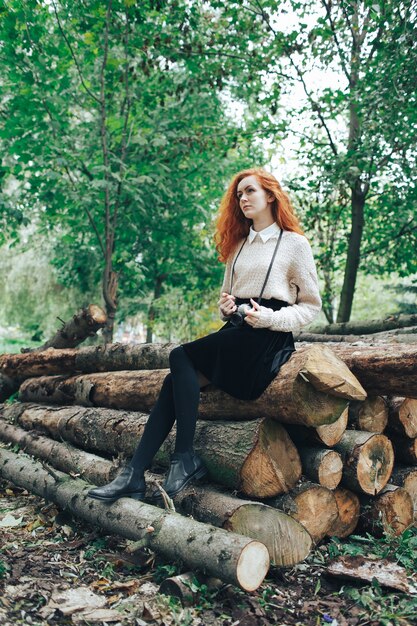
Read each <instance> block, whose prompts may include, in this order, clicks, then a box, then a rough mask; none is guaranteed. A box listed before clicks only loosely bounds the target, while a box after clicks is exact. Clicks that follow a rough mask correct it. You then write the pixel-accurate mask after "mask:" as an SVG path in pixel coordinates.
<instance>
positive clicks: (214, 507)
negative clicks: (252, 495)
mask: <svg viewBox="0 0 417 626" xmlns="http://www.w3.org/2000/svg"><path fill="white" fill-rule="evenodd" d="M174 504H175V506H176V507H178V508H179V510H180V511H181V512H182V513H187V514H189V515H192V516H193V517H194V518H195V519H197V520H199V521H200V522H202V521H204V522H206V523H209V524H213V525H214V526H219V527H221V528H225V529H227V530H231V531H233V532H235V533H240V534H242V535H245V536H247V537H252V538H253V539H257V540H258V541H260V542H261V543H263V544H265V545H266V547H267V548H268V552H269V554H270V557H271V561H272V563H273V564H274V565H277V566H284V567H288V566H291V565H295V564H296V563H299V562H300V561H302V560H304V559H305V558H306V557H307V556H308V554H309V552H310V550H311V547H312V541H311V537H310V534H309V533H308V532H307V531H306V529H305V528H304V526H303V525H302V524H300V523H299V522H298V521H297V520H296V519H294V518H293V517H291V516H290V515H288V514H287V513H284V512H283V511H280V510H277V509H276V508H274V507H270V506H267V505H266V504H263V503H261V502H250V501H248V500H241V499H239V498H236V497H234V496H233V497H232V496H230V495H229V494H227V493H225V492H223V491H220V490H219V489H218V488H216V487H214V486H210V485H199V484H196V485H193V486H191V487H187V488H186V489H185V490H184V491H182V492H181V493H179V494H178V495H177V496H176V497H175V498H174Z"/></svg>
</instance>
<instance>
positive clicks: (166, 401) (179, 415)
mask: <svg viewBox="0 0 417 626" xmlns="http://www.w3.org/2000/svg"><path fill="white" fill-rule="evenodd" d="M216 240H217V250H218V251H219V253H220V257H219V259H220V261H223V262H226V272H225V276H224V281H223V286H222V290H221V296H220V300H219V302H218V305H219V311H220V316H221V318H222V319H223V321H226V324H225V325H224V326H223V327H222V328H221V329H220V330H219V331H218V332H216V333H212V334H210V335H208V336H206V337H203V338H201V339H197V340H196V341H192V342H190V343H186V344H183V345H182V346H179V347H178V348H175V349H174V350H172V352H171V353H170V358H169V361H170V370H171V373H170V374H168V376H167V377H166V378H165V380H164V383H163V385H162V388H161V392H160V395H159V397H158V400H157V403H156V405H155V407H154V408H153V409H152V412H151V414H150V416H149V419H148V421H147V424H146V427H145V429H144V432H143V436H142V438H141V440H140V442H139V445H138V446H137V448H136V451H135V453H134V455H133V458H132V459H131V461H130V463H129V465H128V466H127V467H125V468H124V469H123V470H122V472H121V473H120V474H119V476H118V477H117V478H116V479H115V480H113V481H112V482H111V483H109V484H108V485H105V486H104V487H98V488H95V489H92V490H90V491H89V494H88V495H89V496H91V497H92V498H96V499H98V500H103V501H107V502H113V501H114V500H117V498H120V497H122V496H127V497H131V498H135V499H137V500H143V499H144V497H145V489H146V486H145V478H144V472H145V470H146V469H147V468H149V467H150V465H151V462H152V459H153V457H154V456H155V454H156V452H157V451H158V449H159V448H160V446H161V445H162V443H163V441H164V440H165V438H166V437H167V435H168V433H169V431H170V430H171V428H172V426H173V424H174V422H175V420H176V422H177V435H176V441H175V451H174V454H173V456H172V458H171V465H170V468H169V471H168V475H167V477H166V479H165V481H164V483H163V485H162V486H163V488H164V489H165V491H166V492H167V494H168V495H169V496H171V497H173V496H175V495H176V494H177V493H179V492H180V491H181V490H182V489H183V488H184V487H185V486H186V485H187V484H188V483H190V482H191V481H192V480H196V479H198V478H201V477H202V476H204V475H205V474H206V468H205V466H204V464H203V462H202V460H201V459H200V457H199V456H198V455H197V454H195V452H194V450H193V440H194V433H195V425H196V420H197V413H198V403H199V398H200V388H201V387H204V386H205V385H207V384H208V383H213V384H214V385H216V387H218V388H220V389H222V390H224V391H226V392H227V393H229V394H230V395H232V396H234V397H236V398H240V399H244V400H253V399H255V398H257V397H259V396H260V395H261V394H262V393H263V391H264V390H265V389H266V387H267V386H268V385H269V384H270V382H271V381H272V380H273V378H274V377H275V376H276V375H277V373H278V371H279V368H280V367H281V365H282V364H283V363H285V362H286V361H287V360H288V359H289V358H290V356H291V354H292V352H293V351H294V342H293V337H292V331H293V330H296V329H299V328H300V327H301V326H303V325H305V324H308V323H309V322H311V321H312V320H313V319H314V318H315V317H316V315H317V314H318V313H319V311H320V308H321V300H320V295H319V289H318V283H317V273H316V268H315V264H314V259H313V254H312V252H311V248H310V245H309V243H308V241H307V239H306V238H305V237H304V235H303V234H302V231H301V228H300V225H299V222H298V220H297V218H296V216H295V215H294V211H293V208H292V206H291V203H290V201H289V198H288V196H287V194H286V193H285V192H284V191H283V190H282V189H281V186H280V185H279V183H278V181H277V180H276V179H275V178H274V176H272V175H271V174H269V173H268V172H266V171H264V170H262V169H249V170H245V171H243V172H240V173H239V174H237V175H236V176H235V178H234V179H233V181H232V182H231V184H230V186H229V189H228V190H227V192H226V194H225V196H224V197H223V200H222V202H221V205H220V215H219V219H218V222H217V232H216ZM274 255H276V256H274ZM259 296H262V299H261V300H260V301H259ZM255 298H256V299H257V300H255ZM261 303H262V304H261ZM242 305H243V308H242ZM154 495H155V497H157V496H158V495H159V492H158V494H154Z"/></svg>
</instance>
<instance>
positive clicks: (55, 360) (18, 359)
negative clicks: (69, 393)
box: [0, 343, 177, 380]
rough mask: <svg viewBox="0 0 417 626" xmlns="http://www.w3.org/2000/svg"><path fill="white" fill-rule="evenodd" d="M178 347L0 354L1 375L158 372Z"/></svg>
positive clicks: (131, 346) (122, 346)
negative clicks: (156, 370)
mask: <svg viewBox="0 0 417 626" xmlns="http://www.w3.org/2000/svg"><path fill="white" fill-rule="evenodd" d="M176 346H177V344H175V343H164V344H155V343H154V344H148V343H140V344H126V343H112V344H107V345H105V346H86V347H82V348H78V349H72V348H68V349H66V350H65V349H63V350H55V349H48V350H45V351H43V352H30V353H26V354H3V355H0V372H2V373H3V374H5V375H7V376H10V377H11V378H19V379H22V380H23V379H25V378H32V377H35V376H55V375H58V374H61V375H68V374H75V373H79V372H83V373H92V372H111V371H116V370H154V369H163V368H168V367H169V353H170V352H171V350H173V348H175V347H176Z"/></svg>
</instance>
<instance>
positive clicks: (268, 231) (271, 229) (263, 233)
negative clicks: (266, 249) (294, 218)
mask: <svg viewBox="0 0 417 626" xmlns="http://www.w3.org/2000/svg"><path fill="white" fill-rule="evenodd" d="M280 232H281V229H280V227H279V226H278V224H277V223H276V222H274V223H273V224H270V225H269V226H267V227H266V228H264V229H263V230H259V231H256V230H253V228H252V226H251V227H250V229H249V235H248V238H249V243H252V241H253V240H254V239H255V237H256V235H259V236H260V238H261V239H262V241H263V242H264V243H265V242H266V241H268V239H271V238H272V237H278V235H279V233H280Z"/></svg>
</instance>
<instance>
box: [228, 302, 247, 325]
mask: <svg viewBox="0 0 417 626" xmlns="http://www.w3.org/2000/svg"><path fill="white" fill-rule="evenodd" d="M250 310H251V306H250V305H249V304H239V306H238V307H237V311H235V312H234V313H233V315H232V316H231V318H230V323H231V324H233V326H243V324H244V320H245V317H246V315H247V313H248V312H249V311H250Z"/></svg>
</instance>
